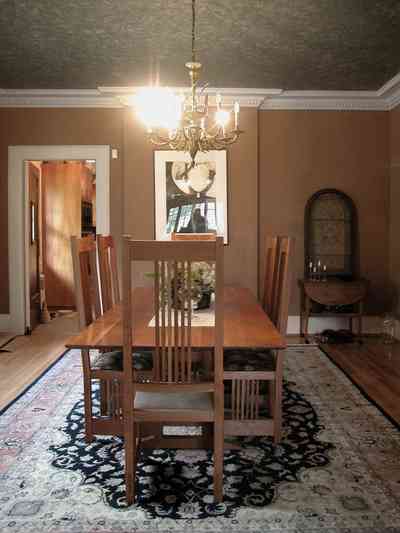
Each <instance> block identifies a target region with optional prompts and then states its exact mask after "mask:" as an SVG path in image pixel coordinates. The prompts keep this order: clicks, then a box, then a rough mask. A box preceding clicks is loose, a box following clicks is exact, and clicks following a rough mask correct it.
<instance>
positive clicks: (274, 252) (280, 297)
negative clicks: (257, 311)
mask: <svg viewBox="0 0 400 533" xmlns="http://www.w3.org/2000/svg"><path fill="white" fill-rule="evenodd" d="M293 251H294V239H293V237H287V236H279V237H270V236H267V239H266V250H265V252H266V265H265V282H264V297H263V308H264V311H265V312H266V313H267V315H268V316H269V318H270V319H271V321H272V322H273V323H274V324H275V326H276V328H277V329H278V331H279V332H280V333H281V334H282V335H286V329H287V321H288V314H289V298H290V283H291V271H292V268H291V267H292V265H291V262H292V257H293Z"/></svg>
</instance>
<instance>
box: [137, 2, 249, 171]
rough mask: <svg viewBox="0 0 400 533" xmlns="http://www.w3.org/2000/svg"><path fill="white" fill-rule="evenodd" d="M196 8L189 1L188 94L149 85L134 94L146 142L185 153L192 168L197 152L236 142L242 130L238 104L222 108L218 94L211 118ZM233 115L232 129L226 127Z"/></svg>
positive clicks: (218, 148)
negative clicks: (201, 83)
mask: <svg viewBox="0 0 400 533" xmlns="http://www.w3.org/2000/svg"><path fill="white" fill-rule="evenodd" d="M195 29H196V10H195V0H192V60H191V61H189V62H188V63H186V65H185V66H186V68H187V69H188V71H189V76H190V81H191V87H190V92H188V93H187V94H184V93H181V94H176V93H174V92H173V91H172V90H170V89H168V88H161V87H155V86H153V87H149V88H143V89H140V90H139V91H138V93H137V94H136V95H135V97H134V106H135V108H136V111H137V113H138V115H139V117H140V118H141V120H142V121H143V122H144V124H145V125H146V127H147V136H148V139H149V141H150V142H151V143H152V144H154V145H155V146H158V147H163V146H164V147H168V148H170V149H171V150H179V151H183V152H188V153H189V154H190V158H191V167H190V168H193V167H194V166H195V159H196V155H197V153H198V152H208V151H209V150H223V149H224V148H226V147H227V146H229V145H230V144H233V143H234V142H236V141H237V140H238V138H239V136H240V134H241V133H243V131H241V130H240V129H239V103H238V102H235V104H234V106H233V109H232V110H231V111H229V110H227V109H224V108H223V106H222V98H221V95H220V94H217V95H216V98H215V102H216V111H215V114H214V116H213V120H212V118H211V116H210V115H211V112H210V109H209V104H208V94H207V93H206V92H205V88H206V87H207V84H206V85H204V86H203V87H201V88H200V87H199V74H200V70H201V66H202V65H201V63H199V62H198V61H196V48H195ZM232 111H233V114H234V125H233V128H231V129H228V126H229V123H230V122H231V115H232Z"/></svg>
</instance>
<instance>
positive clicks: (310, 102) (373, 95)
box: [0, 73, 400, 111]
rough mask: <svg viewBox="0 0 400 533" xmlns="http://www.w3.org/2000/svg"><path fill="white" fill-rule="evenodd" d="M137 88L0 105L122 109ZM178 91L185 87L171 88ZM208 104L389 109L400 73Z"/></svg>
mask: <svg viewBox="0 0 400 533" xmlns="http://www.w3.org/2000/svg"><path fill="white" fill-rule="evenodd" d="M138 89H140V87H98V88H97V89H82V90H79V89H54V90H51V89H1V88H0V107H69V108H73V107H89V108H90V107H93V108H122V107H124V106H126V105H128V100H129V97H132V96H133V95H134V94H135V92H136V91H137V90H138ZM171 89H172V90H174V91H177V92H180V91H187V89H188V88H187V87H171ZM205 93H206V94H208V95H209V101H210V105H214V104H215V95H216V94H217V93H220V94H221V95H222V96H223V100H224V104H225V105H229V106H231V105H233V103H234V102H239V104H240V105H241V106H242V107H255V108H258V109H261V110H266V111H268V110H308V111H312V110H321V111H322V110H332V111H347V110H348V111H390V110H391V109H393V108H395V107H396V106H397V105H400V73H399V74H397V75H396V76H394V77H393V78H392V79H391V80H389V81H388V82H387V83H385V84H384V85H382V87H381V88H380V89H378V90H377V91H283V90H282V89H252V88H247V89H246V88H244V89H237V88H220V89H216V88H207V89H205Z"/></svg>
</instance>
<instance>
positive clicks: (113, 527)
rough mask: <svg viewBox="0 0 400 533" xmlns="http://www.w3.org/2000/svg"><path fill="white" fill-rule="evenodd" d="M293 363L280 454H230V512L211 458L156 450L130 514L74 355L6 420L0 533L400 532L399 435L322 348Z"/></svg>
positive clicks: (147, 459)
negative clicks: (91, 422) (89, 411)
mask: <svg viewBox="0 0 400 533" xmlns="http://www.w3.org/2000/svg"><path fill="white" fill-rule="evenodd" d="M285 364H286V368H285V377H286V380H287V386H286V387H285V437H284V439H283V442H282V445H281V446H280V447H279V448H277V449H276V450H275V451H273V449H272V447H271V442H270V440H269V439H254V440H248V441H246V442H245V443H244V448H243V449H242V450H240V451H235V452H233V451H232V452H231V451H230V452H227V453H226V455H225V462H224V471H225V480H224V488H225V502H224V504H223V505H222V506H215V505H213V504H212V503H211V499H210V496H211V494H212V492H211V490H212V470H211V468H212V466H211V465H212V461H211V457H210V456H209V455H208V454H207V453H206V452H196V453H194V452H190V451H177V452H173V451H170V452H165V451H161V450H160V451H158V452H152V453H147V454H145V455H143V456H142V458H141V462H140V468H139V469H140V472H139V474H140V500H139V502H138V504H137V505H135V506H133V507H130V508H126V507H125V506H124V487H123V481H122V477H121V475H122V472H121V466H120V465H121V458H122V457H121V456H123V454H122V451H121V442H120V440H119V439H114V438H103V439H97V440H96V442H95V443H94V444H92V445H91V446H85V445H84V443H83V440H82V437H83V434H82V433H83V431H82V385H81V368H80V357H79V354H78V353H77V352H70V353H69V354H67V355H66V356H65V357H64V358H63V359H62V360H61V361H60V362H59V363H58V364H57V365H56V366H54V367H53V368H52V369H51V370H50V371H49V372H48V373H47V374H46V375H45V376H44V377H43V378H42V379H41V380H40V381H39V382H38V383H37V384H35V385H34V387H32V388H31V389H30V390H29V391H28V392H27V393H26V394H25V395H24V396H23V397H22V398H20V399H19V400H18V401H17V402H16V403H15V404H13V405H12V406H11V407H10V408H9V409H8V410H7V411H6V412H5V413H4V414H3V415H2V416H1V417H0V530H1V531H7V532H8V531H10V532H11V531H16V532H17V531H18V532H22V531H24V532H28V533H30V532H34V531H35V532H37V531H42V532H44V533H47V532H71V533H72V532H73V533H77V532H92V531H99V532H111V531H118V532H125V531H126V532H128V531H140V532H142V531H147V532H149V531H163V532H168V531H174V532H175V531H189V530H190V531H207V532H213V531H235V532H237V533H239V532H241V531H244V530H246V531H260V532H261V531H266V530H273V531H274V532H275V533H278V532H283V531H291V532H295V531H318V532H319V531H321V532H327V533H328V532H329V533H332V532H334V531H335V532H336V531H343V532H344V531H352V532H361V531H362V532H364V533H366V532H375V531H400V503H399V502H400V465H399V457H400V435H399V432H398V430H397V429H395V428H394V427H393V426H392V425H391V424H390V422H388V421H387V420H386V419H385V418H384V417H383V416H382V415H381V414H380V413H379V412H378V411H377V410H376V408H375V407H374V406H372V405H371V404H369V403H368V401H367V400H365V399H364V398H363V397H362V396H361V395H360V393H359V392H358V390H357V389H356V388H355V387H354V386H353V385H352V384H351V383H350V382H349V381H348V380H347V378H346V377H345V376H344V375H343V374H342V373H341V372H340V371H339V370H338V369H337V368H336V367H334V366H333V365H332V363H330V361H329V360H328V359H327V358H326V357H325V356H324V355H323V354H322V353H321V352H320V351H319V350H318V349H317V348H313V347H304V348H303V347H302V348H292V349H288V350H287V353H286V363H285ZM318 430H320V431H319V433H318V435H317V432H318ZM329 443H331V444H332V445H333V447H332V448H331V449H330V450H329V451H328V448H329V447H330V446H329ZM328 456H329V462H328ZM311 467H312V468H311ZM210 485H211V486H210ZM181 487H183V489H182V488H181ZM177 495H178V496H177ZM174 498H175V499H174Z"/></svg>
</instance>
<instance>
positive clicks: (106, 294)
mask: <svg viewBox="0 0 400 533" xmlns="http://www.w3.org/2000/svg"><path fill="white" fill-rule="evenodd" d="M97 250H98V254H99V273H100V287H101V301H102V305H103V313H105V312H106V311H108V310H109V309H111V307H113V306H114V305H115V304H117V303H119V302H120V301H121V296H120V290H119V279H118V266H117V254H116V248H115V244H114V239H113V237H112V236H111V235H107V236H105V235H97Z"/></svg>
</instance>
